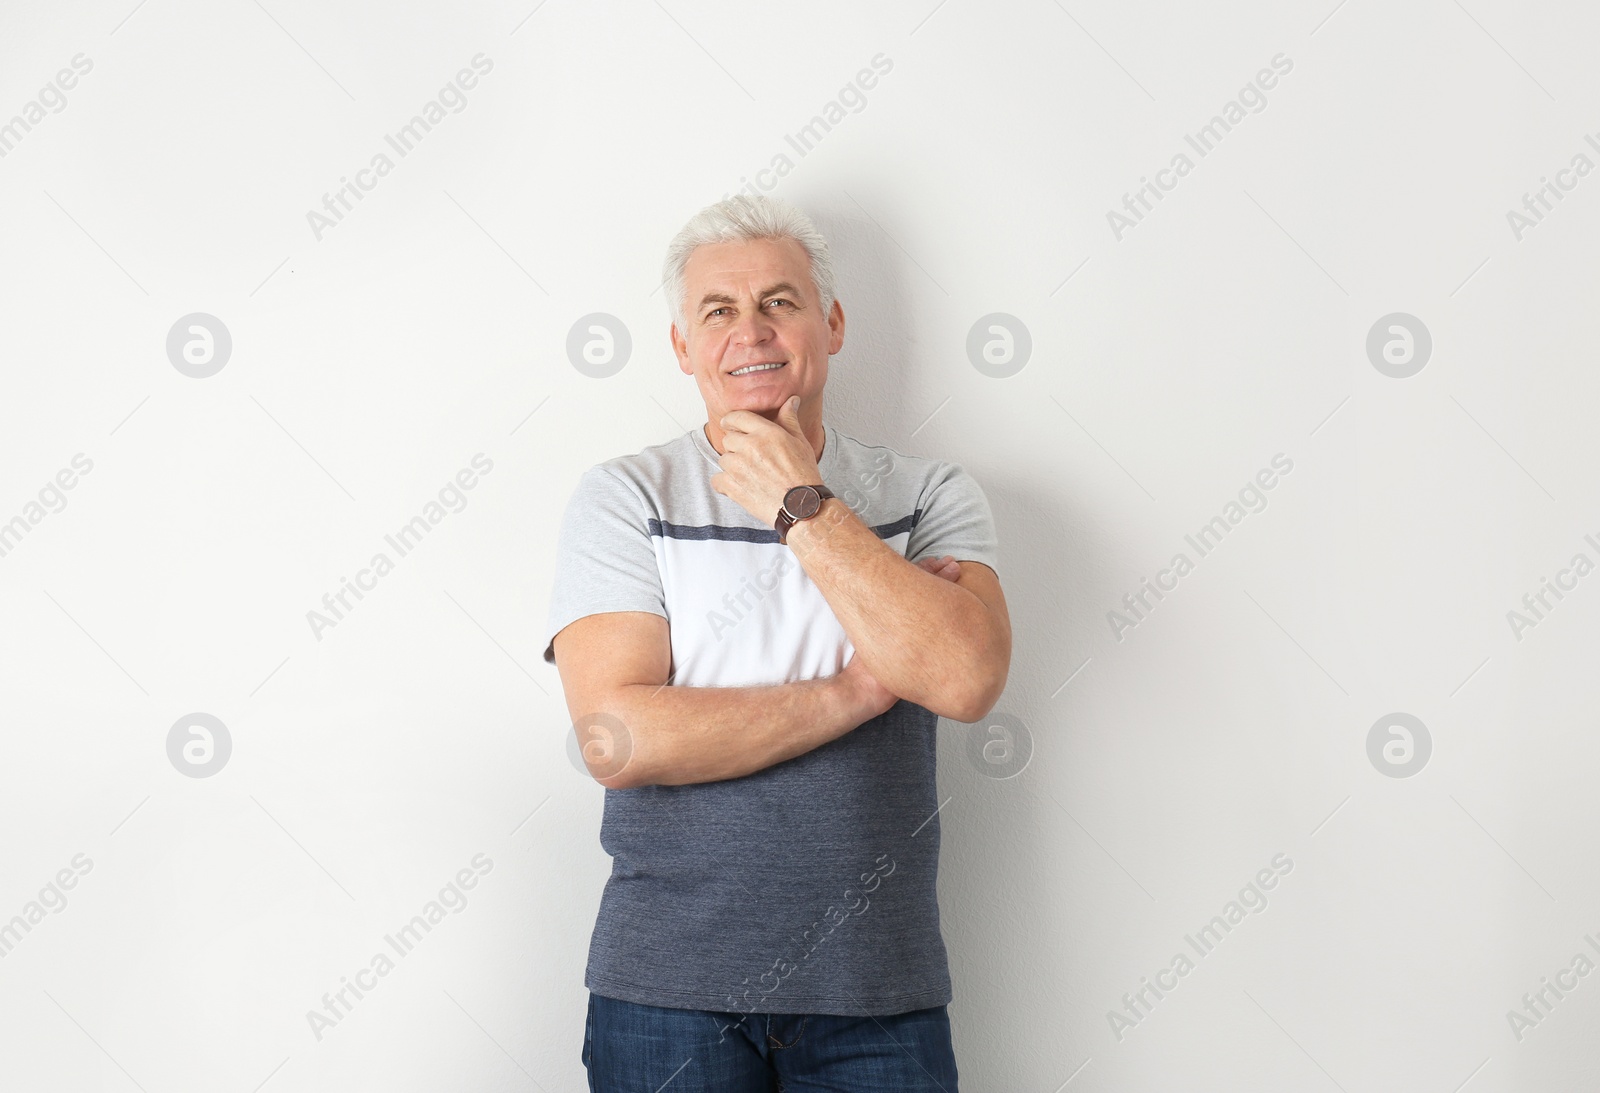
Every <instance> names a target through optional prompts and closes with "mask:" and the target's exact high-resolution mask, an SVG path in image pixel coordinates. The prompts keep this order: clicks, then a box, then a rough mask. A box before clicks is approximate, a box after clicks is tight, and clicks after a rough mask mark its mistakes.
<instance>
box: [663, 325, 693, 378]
mask: <svg viewBox="0 0 1600 1093" xmlns="http://www.w3.org/2000/svg"><path fill="white" fill-rule="evenodd" d="M667 340H668V341H669V342H671V343H672V355H673V356H675V357H677V358H678V370H679V371H680V372H682V373H683V374H684V375H686V376H692V375H694V365H692V364H690V363H689V343H688V342H686V341H684V339H683V335H682V334H679V333H678V324H677V323H673V324H672V329H670V330H668V331H667Z"/></svg>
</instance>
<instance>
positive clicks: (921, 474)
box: [834, 429, 959, 496]
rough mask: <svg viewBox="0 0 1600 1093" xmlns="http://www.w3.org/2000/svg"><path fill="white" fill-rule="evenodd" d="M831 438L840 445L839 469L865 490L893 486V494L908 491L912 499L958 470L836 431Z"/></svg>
mask: <svg viewBox="0 0 1600 1093" xmlns="http://www.w3.org/2000/svg"><path fill="white" fill-rule="evenodd" d="M834 436H835V437H837V438H838V439H839V441H840V444H839V454H840V457H841V458H840V461H839V467H840V469H841V470H842V471H843V472H844V475H845V476H846V477H848V478H849V479H850V480H851V481H852V482H861V483H862V484H864V485H867V486H869V487H872V486H875V485H876V484H878V483H880V482H881V483H883V484H885V485H888V484H890V483H893V487H892V488H893V489H894V491H895V492H901V491H906V490H909V491H911V493H912V496H916V495H918V494H920V493H921V492H923V490H925V489H926V488H927V487H929V486H930V485H933V484H934V483H936V482H938V481H940V480H941V479H943V478H944V477H946V476H948V475H949V474H950V473H951V472H952V471H954V470H958V469H959V467H958V465H957V464H954V463H952V462H950V461H949V460H946V459H939V458H937V457H934V456H925V455H913V454H911V453H908V452H903V451H900V450H899V449H898V448H895V447H893V446H891V445H888V444H869V443H867V442H866V441H863V440H858V439H857V438H855V437H853V436H850V435H849V434H847V433H842V432H840V431H839V430H838V429H834Z"/></svg>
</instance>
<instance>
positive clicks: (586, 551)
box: [544, 464, 667, 664]
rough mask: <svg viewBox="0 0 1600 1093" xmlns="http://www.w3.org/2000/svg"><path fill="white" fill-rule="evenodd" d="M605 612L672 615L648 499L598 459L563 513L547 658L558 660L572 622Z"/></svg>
mask: <svg viewBox="0 0 1600 1093" xmlns="http://www.w3.org/2000/svg"><path fill="white" fill-rule="evenodd" d="M606 611H649V612H652V613H654V614H657V615H660V616H661V617H662V618H666V617H667V606H666V597H665V595H664V594H663V592H662V588H661V568H660V566H659V565H658V564H657V562H656V552H655V547H654V546H652V545H651V542H650V524H649V516H648V515H647V513H646V512H645V506H644V500H643V498H642V497H640V495H639V494H638V493H636V492H634V490H633V488H632V487H631V486H629V485H628V483H627V482H625V481H623V479H621V478H619V477H618V476H617V475H615V474H613V473H612V472H611V471H609V470H607V469H606V468H605V467H604V466H603V465H598V464H597V465H596V466H593V467H590V468H589V469H588V470H587V471H585V472H584V473H583V477H582V478H580V479H579V480H578V486H577V488H576V489H575V490H573V492H572V497H571V498H570V499H569V500H568V501H567V508H566V512H565V513H564V514H563V516H562V518H561V533H560V537H559V540H558V543H557V546H556V575H555V585H554V587H553V588H552V590H551V593H550V614H549V617H548V619H547V622H546V626H545V649H544V660H545V663H546V664H554V663H555V662H556V653H555V644H554V643H555V637H556V635H557V634H559V633H560V632H561V631H562V630H563V629H564V628H565V627H566V626H567V624H568V623H571V622H575V621H576V620H578V619H581V618H583V617H584V616H585V615H598V614H601V613H603V612H606Z"/></svg>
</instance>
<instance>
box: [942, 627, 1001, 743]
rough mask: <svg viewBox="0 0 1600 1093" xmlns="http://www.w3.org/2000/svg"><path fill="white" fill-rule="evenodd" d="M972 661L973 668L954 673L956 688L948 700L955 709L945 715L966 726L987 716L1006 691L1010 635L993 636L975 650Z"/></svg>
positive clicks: (953, 679)
mask: <svg viewBox="0 0 1600 1093" xmlns="http://www.w3.org/2000/svg"><path fill="white" fill-rule="evenodd" d="M969 663H970V664H971V665H972V668H971V670H969V671H965V672H952V673H951V677H952V683H953V684H954V685H955V687H956V689H955V691H954V692H953V693H952V694H951V696H950V698H949V702H950V703H951V707H952V709H953V711H954V712H952V713H950V714H948V715H944V716H949V717H952V718H954V719H955V720H957V721H960V722H962V723H963V724H967V725H970V724H972V723H974V722H977V721H982V720H983V719H984V718H985V717H988V716H989V711H990V710H992V709H994V706H995V703H997V702H999V701H1000V696H1001V695H1002V694H1004V693H1005V689H1006V679H1007V677H1008V676H1009V675H1010V673H1011V638H1010V634H1003V635H1001V634H996V635H994V636H993V638H992V640H991V641H989V642H988V643H986V644H985V646H984V647H983V648H982V649H979V650H976V651H975V653H974V655H973V656H972V658H971V660H970V661H969Z"/></svg>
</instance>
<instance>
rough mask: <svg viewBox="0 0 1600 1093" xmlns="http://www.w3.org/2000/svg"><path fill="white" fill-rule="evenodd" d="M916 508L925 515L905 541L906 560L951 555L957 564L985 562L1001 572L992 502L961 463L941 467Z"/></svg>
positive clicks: (942, 464)
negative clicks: (991, 508) (990, 507)
mask: <svg viewBox="0 0 1600 1093" xmlns="http://www.w3.org/2000/svg"><path fill="white" fill-rule="evenodd" d="M917 508H919V509H921V510H922V515H921V516H920V517H919V518H918V520H917V524H916V526H915V527H914V528H912V529H911V535H910V537H909V538H908V539H907V540H906V558H907V560H909V561H912V562H919V561H921V560H922V559H924V558H939V557H943V556H944V555H946V554H948V555H950V556H951V557H952V558H954V559H955V560H956V561H958V562H961V561H968V562H982V563H983V564H984V565H986V566H988V567H989V568H990V569H992V570H994V571H995V572H996V573H999V572H1000V564H999V561H1000V559H999V551H1000V544H999V539H998V537H997V536H996V534H995V529H994V514H993V513H991V512H990V511H989V499H988V498H987V497H985V496H984V493H983V489H982V487H980V486H979V485H978V482H977V480H976V479H975V478H973V477H972V476H971V475H970V474H968V473H967V472H966V471H965V470H964V469H963V468H962V467H961V465H960V464H959V463H940V464H939V469H938V470H937V471H936V472H935V473H934V475H933V477H932V478H931V479H930V480H929V482H928V485H927V487H926V488H925V489H924V490H923V491H922V496H921V497H920V498H918V499H917Z"/></svg>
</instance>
